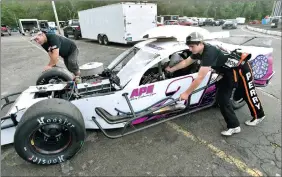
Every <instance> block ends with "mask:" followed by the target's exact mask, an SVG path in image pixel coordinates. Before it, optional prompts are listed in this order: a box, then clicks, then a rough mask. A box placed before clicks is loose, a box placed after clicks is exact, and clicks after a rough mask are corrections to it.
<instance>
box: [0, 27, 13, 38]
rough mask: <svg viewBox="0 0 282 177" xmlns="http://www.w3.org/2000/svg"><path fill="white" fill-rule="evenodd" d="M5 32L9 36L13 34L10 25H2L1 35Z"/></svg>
mask: <svg viewBox="0 0 282 177" xmlns="http://www.w3.org/2000/svg"><path fill="white" fill-rule="evenodd" d="M4 34H8V35H9V36H11V35H12V34H11V30H10V27H9V26H7V25H4V24H2V25H1V36H4Z"/></svg>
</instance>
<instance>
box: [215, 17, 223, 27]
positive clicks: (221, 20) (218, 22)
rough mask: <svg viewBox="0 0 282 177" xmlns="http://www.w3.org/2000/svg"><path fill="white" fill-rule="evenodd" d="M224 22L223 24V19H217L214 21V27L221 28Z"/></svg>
mask: <svg viewBox="0 0 282 177" xmlns="http://www.w3.org/2000/svg"><path fill="white" fill-rule="evenodd" d="M224 22H225V20H223V19H217V20H216V21H215V23H216V26H221V25H223V24H224Z"/></svg>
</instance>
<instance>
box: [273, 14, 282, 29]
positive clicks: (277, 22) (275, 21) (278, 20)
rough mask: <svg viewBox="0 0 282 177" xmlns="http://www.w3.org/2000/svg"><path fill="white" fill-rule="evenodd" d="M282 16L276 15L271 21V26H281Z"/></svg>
mask: <svg viewBox="0 0 282 177" xmlns="http://www.w3.org/2000/svg"><path fill="white" fill-rule="evenodd" d="M281 21H282V17H275V18H273V19H272V21H271V28H278V27H279V28H281Z"/></svg>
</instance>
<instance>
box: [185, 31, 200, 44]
mask: <svg viewBox="0 0 282 177" xmlns="http://www.w3.org/2000/svg"><path fill="white" fill-rule="evenodd" d="M203 40H204V37H203V35H201V34H200V33H199V32H193V33H191V34H190V35H189V36H187V37H186V44H187V45H189V44H197V43H199V42H202V41H203Z"/></svg>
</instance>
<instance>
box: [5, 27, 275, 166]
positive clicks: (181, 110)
mask: <svg viewBox="0 0 282 177" xmlns="http://www.w3.org/2000/svg"><path fill="white" fill-rule="evenodd" d="M195 31H197V32H200V33H201V34H202V35H203V36H204V37H206V39H208V40H207V41H206V42H207V43H210V44H212V45H217V46H218V47H221V48H223V49H224V50H229V51H233V50H235V49H240V50H241V51H244V52H247V53H249V54H251V59H250V63H251V65H252V68H253V72H254V79H255V83H256V85H257V86H267V85H268V83H269V81H270V79H271V78H272V76H273V75H274V71H273V68H272V67H273V58H272V52H273V49H272V48H271V47H261V46H247V45H239V44H238V45H237V44H228V43H226V42H222V41H220V40H219V39H221V38H222V39H224V37H228V35H227V36H226V34H227V33H226V32H221V33H210V32H209V31H207V30H205V29H202V28H200V27H185V26H174V25H172V26H160V27H156V28H154V29H152V30H149V31H147V32H146V33H144V36H143V38H144V39H145V40H144V41H141V42H139V43H138V44H136V45H134V46H133V47H131V48H129V49H128V50H126V51H124V52H123V53H121V54H120V55H119V56H118V57H117V58H115V59H114V60H113V62H112V63H111V64H110V65H109V66H107V67H106V68H105V69H101V65H99V63H94V64H93V63H90V64H86V65H87V66H91V64H92V65H96V67H99V68H98V69H99V71H97V70H93V72H91V70H87V67H85V65H84V66H83V67H84V69H85V70H87V71H89V72H85V75H84V76H83V77H82V80H83V82H82V83H81V84H76V83H75V82H74V81H73V75H72V74H70V73H69V72H68V71H67V70H65V69H63V68H59V67H54V68H53V69H51V70H47V71H45V72H43V73H42V75H41V76H39V78H38V80H37V81H36V84H35V86H30V87H29V88H28V89H26V90H24V91H23V92H20V93H13V94H10V95H6V96H2V100H4V101H5V104H4V105H3V106H2V107H1V109H3V108H4V107H6V106H7V105H11V104H12V106H11V107H10V109H9V110H8V112H7V114H6V116H5V117H2V118H1V145H5V144H10V143H14V147H15V150H16V152H17V154H18V155H19V156H20V157H21V158H23V159H24V160H26V161H28V162H30V163H34V164H43V165H50V164H57V163H62V162H64V161H66V160H68V159H71V158H72V157H73V156H74V155H75V154H76V153H78V151H79V150H80V149H81V148H82V146H83V144H84V141H85V138H86V129H100V130H101V132H102V133H103V134H104V135H105V136H107V137H109V138H119V137H122V136H125V135H130V134H132V133H135V132H137V131H140V130H143V129H145V128H149V127H152V126H155V125H158V124H160V123H163V122H166V121H169V120H172V119H175V118H178V117H181V116H184V115H187V114H190V113H192V112H196V111H200V110H202V109H205V108H208V107H211V106H216V105H217V104H216V98H217V96H216V95H217V89H216V87H215V83H216V82H217V81H218V80H219V79H220V75H218V74H217V73H215V72H214V71H210V72H209V73H208V74H207V76H206V77H205V79H204V80H203V82H202V83H201V84H200V85H199V87H198V88H197V89H196V90H195V91H194V92H193V93H192V94H191V95H190V96H189V99H188V100H187V101H179V96H180V94H181V93H182V92H183V91H185V90H186V89H187V88H188V87H189V85H190V84H191V83H192V82H193V80H194V79H195V78H196V77H197V74H198V73H197V72H198V69H199V63H197V62H196V63H194V64H192V65H191V66H188V67H187V68H185V69H183V70H180V71H179V72H175V73H173V74H171V73H167V72H166V71H165V68H166V66H168V65H170V66H172V65H174V64H176V63H177V62H179V61H180V60H181V58H182V59H183V58H184V59H185V58H186V57H187V56H189V55H190V54H191V53H190V51H189V49H188V47H187V46H186V45H185V42H184V41H185V38H186V36H188V35H189V34H190V33H192V32H195ZM226 39H228V38H226ZM177 55H179V56H183V57H181V58H179V57H175V56H177ZM185 56H186V57H185ZM94 68H95V67H94ZM100 71H102V72H100ZM15 95H19V96H18V97H17V99H16V100H11V99H10V98H11V97H12V96H15ZM230 99H231V102H232V105H233V107H234V108H235V109H238V108H240V107H242V106H243V105H244V104H245V102H244V101H243V99H242V97H241V96H240V94H237V92H236V90H234V93H233V94H232V97H231V98H230ZM111 129H116V130H115V131H109V130H111Z"/></svg>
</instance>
